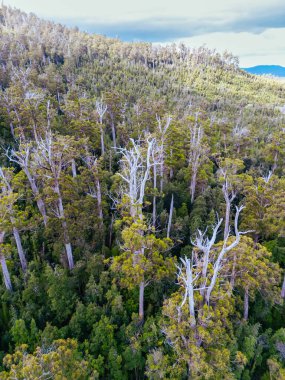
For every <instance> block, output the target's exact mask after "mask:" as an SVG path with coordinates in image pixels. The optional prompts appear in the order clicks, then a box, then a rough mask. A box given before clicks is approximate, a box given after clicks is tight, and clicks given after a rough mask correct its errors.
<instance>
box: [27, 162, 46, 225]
mask: <svg viewBox="0 0 285 380" xmlns="http://www.w3.org/2000/svg"><path fill="white" fill-rule="evenodd" d="M23 170H24V172H25V174H26V176H27V178H28V180H29V182H30V185H31V189H32V192H33V194H34V197H35V199H36V203H37V206H38V209H39V212H40V213H41V215H42V217H43V221H44V225H45V227H46V226H47V221H48V218H47V213H46V207H45V204H44V201H43V199H42V197H41V195H40V191H39V189H38V186H37V185H36V182H35V179H34V178H33V177H32V175H31V173H30V171H29V169H28V168H23Z"/></svg>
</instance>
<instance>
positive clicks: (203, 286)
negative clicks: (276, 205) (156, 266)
mask: <svg viewBox="0 0 285 380" xmlns="http://www.w3.org/2000/svg"><path fill="white" fill-rule="evenodd" d="M243 208H244V206H240V207H236V214H235V222H234V231H235V234H234V240H232V239H231V240H230V241H229V238H230V234H229V233H228V235H227V237H226V239H225V240H224V241H223V242H222V244H221V246H215V242H216V240H217V236H218V232H219V228H220V226H221V224H222V222H223V219H218V221H217V223H216V224H215V225H214V227H213V232H212V236H211V237H210V238H208V237H207V236H206V232H207V231H205V232H201V231H198V232H197V235H196V238H195V239H194V241H192V244H193V246H194V250H193V252H192V257H191V258H187V257H185V258H184V259H181V263H182V265H181V266H177V268H178V273H177V279H178V283H179V285H180V286H181V287H182V288H183V289H184V297H183V300H182V303H181V305H180V307H179V308H181V307H183V305H184V304H185V302H186V300H188V307H189V315H190V321H191V322H190V323H191V326H192V327H194V326H195V325H196V323H197V317H196V316H197V314H196V312H197V309H198V307H201V304H199V305H196V304H195V296H194V292H195V291H199V292H200V294H201V296H202V300H203V301H202V303H203V305H209V304H210V303H211V296H212V292H213V289H214V288H215V286H216V284H217V280H218V278H219V274H220V272H221V269H222V267H223V261H224V259H225V257H226V256H227V254H228V253H229V252H230V251H231V250H232V249H234V248H235V247H236V246H237V245H238V244H239V242H240V237H241V235H243V234H246V233H248V232H249V231H245V232H241V231H239V229H238V221H239V215H240V212H241V211H242V210H243Z"/></svg>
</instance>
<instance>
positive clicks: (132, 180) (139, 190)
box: [118, 138, 155, 320]
mask: <svg viewBox="0 0 285 380" xmlns="http://www.w3.org/2000/svg"><path fill="white" fill-rule="evenodd" d="M130 141H131V148H129V149H127V148H119V149H118V151H119V152H120V153H121V154H122V158H121V160H120V166H121V171H120V172H119V173H118V174H119V176H120V177H121V178H122V180H123V182H124V184H125V187H124V188H123V189H121V194H120V196H121V197H122V196H124V195H125V196H127V197H128V200H129V207H130V211H129V212H130V215H131V217H132V218H133V219H134V220H137V219H139V220H140V221H142V220H143V212H142V208H143V201H144V196H145V188H146V183H147V181H148V180H149V177H150V172H151V167H152V165H153V163H152V162H151V158H152V150H153V149H154V146H155V139H154V138H147V140H146V147H143V146H142V145H141V144H140V143H138V142H135V141H134V140H133V139H131V140H130ZM140 234H141V235H142V236H143V234H144V231H140ZM134 254H135V255H144V247H143V246H142V247H141V248H140V249H139V250H138V251H136V252H134ZM146 285H147V284H146V282H145V280H144V279H143V280H142V281H141V282H140V284H139V317H140V319H141V320H143V319H144V290H145V287H146Z"/></svg>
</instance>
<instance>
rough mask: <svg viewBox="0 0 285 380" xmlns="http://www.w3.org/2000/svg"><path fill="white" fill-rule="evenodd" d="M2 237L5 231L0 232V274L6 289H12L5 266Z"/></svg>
mask: <svg viewBox="0 0 285 380" xmlns="http://www.w3.org/2000/svg"><path fill="white" fill-rule="evenodd" d="M4 237H5V232H3V231H2V232H0V264H1V269H2V274H3V279H4V284H5V287H6V289H7V290H9V291H12V290H13V288H12V282H11V278H10V273H9V270H8V267H7V263H6V259H5V256H4V253H3V249H2V247H3V243H4Z"/></svg>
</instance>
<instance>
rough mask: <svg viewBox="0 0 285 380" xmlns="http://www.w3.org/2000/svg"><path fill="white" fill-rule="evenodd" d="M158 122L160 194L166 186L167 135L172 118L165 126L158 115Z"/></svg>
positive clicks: (167, 120) (166, 120)
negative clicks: (164, 185)
mask: <svg viewBox="0 0 285 380" xmlns="http://www.w3.org/2000/svg"><path fill="white" fill-rule="evenodd" d="M156 120H157V123H158V138H157V149H158V161H159V167H160V173H159V176H160V192H162V191H163V184H164V172H165V167H164V166H165V140H166V134H167V131H168V129H169V126H170V123H171V120H172V118H171V117H170V116H167V117H166V119H165V122H164V124H163V123H162V120H161V118H160V117H159V116H158V115H157V116H156Z"/></svg>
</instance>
